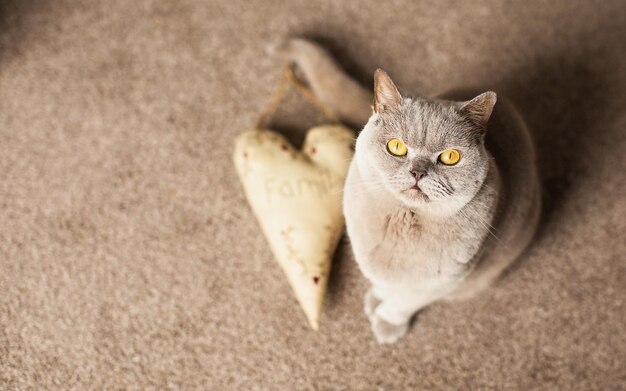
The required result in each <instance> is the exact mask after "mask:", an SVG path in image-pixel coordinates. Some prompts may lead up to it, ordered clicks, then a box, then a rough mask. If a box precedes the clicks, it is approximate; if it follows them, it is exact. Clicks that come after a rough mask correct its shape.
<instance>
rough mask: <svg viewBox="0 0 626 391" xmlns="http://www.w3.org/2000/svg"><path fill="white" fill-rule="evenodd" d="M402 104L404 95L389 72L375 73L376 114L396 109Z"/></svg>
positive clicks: (378, 71) (379, 71)
mask: <svg viewBox="0 0 626 391" xmlns="http://www.w3.org/2000/svg"><path fill="white" fill-rule="evenodd" d="M401 102H402V95H400V92H399V91H398V89H397V88H396V85H395V84H393V81H392V80H391V78H390V77H389V75H388V74H387V72H385V71H383V70H382V69H377V70H376V72H374V112H375V113H381V112H383V111H384V110H390V109H391V110H393V109H396V108H397V107H398V106H400V103H401Z"/></svg>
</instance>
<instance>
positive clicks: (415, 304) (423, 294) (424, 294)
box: [370, 290, 442, 343]
mask: <svg viewBox="0 0 626 391" xmlns="http://www.w3.org/2000/svg"><path fill="white" fill-rule="evenodd" d="M441 296H442V294H441V292H440V291H437V290H433V291H413V290H411V291H404V290H402V291H398V292H393V293H388V294H387V295H385V296H384V297H383V300H382V301H381V302H380V303H379V304H378V305H377V306H376V309H375V310H374V312H373V314H372V315H371V316H370V323H371V326H372V332H373V333H374V336H375V337H376V340H378V342H380V343H394V342H396V341H397V340H398V339H400V338H401V337H403V336H404V335H405V334H406V333H407V331H408V330H409V325H410V323H411V318H412V317H413V315H415V314H416V313H418V312H419V311H420V310H421V309H423V308H424V307H426V306H427V305H429V304H431V303H432V302H434V301H436V300H438V299H440V298H441Z"/></svg>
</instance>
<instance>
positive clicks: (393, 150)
mask: <svg viewBox="0 0 626 391" xmlns="http://www.w3.org/2000/svg"><path fill="white" fill-rule="evenodd" d="M407 150H408V149H407V147H406V145H404V143H403V142H402V140H398V139H397V138H392V139H391V140H389V141H388V142H387V151H389V153H390V154H392V155H394V156H404V155H406V152H407Z"/></svg>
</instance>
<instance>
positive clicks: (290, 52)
mask: <svg viewBox="0 0 626 391" xmlns="http://www.w3.org/2000/svg"><path fill="white" fill-rule="evenodd" d="M269 51H270V53H273V54H276V55H278V56H280V57H282V58H284V59H285V60H287V61H289V62H293V63H295V64H296V65H297V66H298V67H299V68H300V69H301V70H302V72H303V73H304V76H305V78H306V80H307V82H308V83H309V85H310V86H311V89H312V90H313V92H314V93H315V95H316V96H317V97H318V98H319V99H320V101H322V103H324V104H325V105H326V106H327V107H328V108H329V109H330V110H332V111H333V112H334V113H335V114H336V115H337V116H339V118H341V119H342V120H343V121H345V122H347V123H349V124H351V125H355V126H358V127H359V128H361V127H363V125H365V123H366V122H367V120H368V118H369V116H370V115H371V104H372V100H373V94H372V92H371V91H370V90H368V89H366V88H365V87H363V86H362V85H360V84H359V83H358V82H356V81H355V80H354V79H353V78H351V77H350V76H349V75H348V74H347V73H346V72H345V71H344V70H343V69H341V67H340V66H339V65H338V64H337V62H336V61H335V59H334V58H333V57H332V56H331V55H330V53H329V52H328V51H327V50H326V49H324V48H323V47H321V46H320V45H318V44H317V43H315V42H313V41H310V40H308V39H304V38H290V39H288V40H286V41H284V42H281V43H280V44H278V45H274V46H272V47H270V48H269Z"/></svg>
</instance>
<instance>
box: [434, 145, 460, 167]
mask: <svg viewBox="0 0 626 391" xmlns="http://www.w3.org/2000/svg"><path fill="white" fill-rule="evenodd" d="M459 160H461V153H460V152H459V151H458V150H456V149H447V150H445V151H443V152H441V155H439V161H440V162H441V163H443V164H445V165H446V166H453V165H455V164H457V163H458V162H459Z"/></svg>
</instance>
